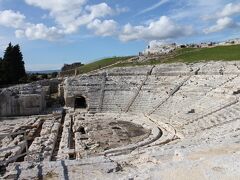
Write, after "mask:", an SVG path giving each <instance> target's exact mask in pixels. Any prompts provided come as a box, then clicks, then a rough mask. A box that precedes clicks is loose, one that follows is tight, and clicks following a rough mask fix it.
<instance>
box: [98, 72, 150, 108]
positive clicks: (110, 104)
mask: <svg viewBox="0 0 240 180" xmlns="http://www.w3.org/2000/svg"><path fill="white" fill-rule="evenodd" d="M145 78H146V76H144V75H139V76H108V77H107V81H106V84H105V88H104V95H103V104H102V108H101V109H102V112H122V111H125V109H126V107H127V106H128V104H129V102H130V101H131V99H132V98H133V97H134V95H135V93H137V90H138V87H139V86H140V85H141V83H142V82H143V81H144V79H145Z"/></svg>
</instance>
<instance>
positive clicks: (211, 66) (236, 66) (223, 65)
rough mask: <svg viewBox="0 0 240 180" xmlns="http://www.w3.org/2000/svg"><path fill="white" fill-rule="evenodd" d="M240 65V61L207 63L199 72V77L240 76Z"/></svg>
mask: <svg viewBox="0 0 240 180" xmlns="http://www.w3.org/2000/svg"><path fill="white" fill-rule="evenodd" d="M239 73H240V63H239V61H229V62H224V61H218V62H207V63H206V64H205V65H204V66H203V67H202V68H201V69H200V70H199V72H198V74H199V75H207V74H211V75H213V74H215V75H223V74H224V75H225V74H239Z"/></svg>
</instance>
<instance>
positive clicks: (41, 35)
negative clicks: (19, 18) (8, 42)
mask: <svg viewBox="0 0 240 180" xmlns="http://www.w3.org/2000/svg"><path fill="white" fill-rule="evenodd" d="M15 35H16V37H17V38H23V37H26V38H28V39H30V40H48V41H54V40H57V39H60V38H62V37H63V36H64V33H63V31H62V30H59V29H57V28H56V27H47V26H45V25H44V24H31V25H29V26H28V27H27V28H26V29H24V30H16V31H15Z"/></svg>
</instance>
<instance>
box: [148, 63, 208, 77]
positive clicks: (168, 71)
mask: <svg viewBox="0 0 240 180" xmlns="http://www.w3.org/2000/svg"><path fill="white" fill-rule="evenodd" d="M203 65H204V64H203V63H198V64H189V65H188V64H185V63H174V64H161V65H157V66H155V67H154V69H153V71H152V75H156V76H179V75H180V76H188V75H192V74H194V73H196V72H197V71H198V70H199V69H200V68H201V67H202V66H203Z"/></svg>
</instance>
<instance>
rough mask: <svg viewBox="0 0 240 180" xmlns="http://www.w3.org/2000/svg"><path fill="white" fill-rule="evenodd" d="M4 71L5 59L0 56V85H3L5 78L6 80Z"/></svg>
mask: <svg viewBox="0 0 240 180" xmlns="http://www.w3.org/2000/svg"><path fill="white" fill-rule="evenodd" d="M4 76H5V75H4V71H3V60H2V58H0V85H3V84H4V82H5V80H4Z"/></svg>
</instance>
